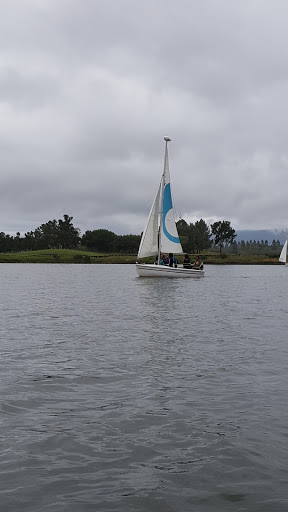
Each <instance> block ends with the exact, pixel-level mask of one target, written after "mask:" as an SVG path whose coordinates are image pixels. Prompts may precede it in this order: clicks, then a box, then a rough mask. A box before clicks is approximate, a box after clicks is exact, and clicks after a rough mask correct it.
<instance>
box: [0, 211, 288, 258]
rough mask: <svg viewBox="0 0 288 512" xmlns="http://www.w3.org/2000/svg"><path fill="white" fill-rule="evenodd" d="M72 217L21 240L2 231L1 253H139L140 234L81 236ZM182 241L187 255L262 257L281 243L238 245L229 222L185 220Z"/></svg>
mask: <svg viewBox="0 0 288 512" xmlns="http://www.w3.org/2000/svg"><path fill="white" fill-rule="evenodd" d="M72 220H73V217H70V216H69V215H67V214H65V215H63V219H59V220H55V219H54V220H50V221H48V222H46V223H45V224H41V225H40V226H39V227H38V228H36V229H35V230H34V231H29V232H27V233H25V234H24V237H21V235H20V233H19V232H18V233H16V236H15V237H13V236H10V235H8V234H5V233H4V232H0V252H1V253H5V252H19V251H37V250H41V249H75V248H81V249H87V250H91V251H95V252H110V253H113V252H115V253H123V254H137V252H138V248H139V244H140V240H141V235H116V234H115V233H113V232H112V231H109V230H107V229H95V230H92V231H90V230H88V231H86V232H85V233H84V234H83V235H82V236H80V229H79V228H76V227H74V225H73V223H72ZM177 229H178V233H179V238H180V241H181V244H182V247H183V250H184V252H187V253H189V254H191V253H192V254H195V253H200V252H203V251H205V250H208V249H215V250H216V249H217V251H218V250H219V252H220V254H221V252H222V251H223V250H225V252H227V253H230V254H231V253H235V254H236V253H241V252H246V253H247V252H250V253H251V254H259V253H260V254H261V253H265V252H266V253H267V252H270V251H272V252H279V250H280V248H281V245H280V242H279V240H277V241H275V240H273V242H272V246H270V247H269V246H268V242H267V240H265V241H263V240H262V241H261V242H256V241H255V240H254V241H253V242H252V240H250V242H244V241H243V240H241V241H240V242H236V240H235V238H236V236H237V235H236V232H235V230H234V229H233V228H232V227H231V223H230V222H229V221H227V220H223V221H218V222H214V224H211V225H210V226H209V225H208V224H206V222H205V221H204V220H203V219H200V220H199V221H196V222H195V223H190V224H188V223H187V222H186V221H185V220H184V219H180V220H179V221H178V222H177Z"/></svg>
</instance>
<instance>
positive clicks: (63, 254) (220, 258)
mask: <svg viewBox="0 0 288 512" xmlns="http://www.w3.org/2000/svg"><path fill="white" fill-rule="evenodd" d="M201 258H202V259H203V261H204V264H205V265H206V264H208V265H209V264H213V265H278V264H279V261H278V256H273V257H271V256H267V255H249V254H230V255H226V254H222V255H220V254H215V253H209V254H203V255H201ZM136 259H137V255H136V254H111V253H107V254H105V253H99V252H91V251H79V250H70V249H45V250H42V251H29V252H18V253H9V254H1V253H0V263H76V264H77V263H90V264H91V263H92V264H94V263H97V264H105V263H122V264H123V263H128V264H129V263H130V264H132V263H135V261H136ZM178 259H179V263H181V262H182V257H181V256H179V257H178ZM192 259H193V257H192ZM143 261H145V262H146V263H153V262H154V258H145V260H143Z"/></svg>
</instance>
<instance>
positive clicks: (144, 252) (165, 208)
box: [136, 137, 204, 277]
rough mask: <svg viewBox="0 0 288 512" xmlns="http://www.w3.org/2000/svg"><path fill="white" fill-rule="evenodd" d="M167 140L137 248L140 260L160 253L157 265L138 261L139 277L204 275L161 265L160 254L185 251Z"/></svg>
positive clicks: (181, 268)
mask: <svg viewBox="0 0 288 512" xmlns="http://www.w3.org/2000/svg"><path fill="white" fill-rule="evenodd" d="M164 140H165V156H164V170H163V174H162V176H161V181H160V185H159V188H158V191H157V194H156V197H155V200H154V203H153V205H152V208H151V210H150V214H149V217H148V222H147V224H146V227H145V230H144V232H143V235H142V238H141V242H140V246H139V251H138V260H139V259H140V258H145V257H147V256H157V261H156V263H155V264H150V263H139V261H138V260H137V262H136V270H137V273H138V275H139V276H140V277H201V276H204V270H202V269H199V270H198V269H197V270H196V269H193V268H184V267H182V266H181V267H179V266H177V267H170V266H167V265H162V264H160V255H161V254H164V253H165V254H169V253H172V254H183V249H182V246H181V243H180V240H179V235H178V232H177V226H176V222H175V216H174V210H173V203H172V195H171V185H170V172H169V162H168V142H169V141H170V140H171V139H169V137H164Z"/></svg>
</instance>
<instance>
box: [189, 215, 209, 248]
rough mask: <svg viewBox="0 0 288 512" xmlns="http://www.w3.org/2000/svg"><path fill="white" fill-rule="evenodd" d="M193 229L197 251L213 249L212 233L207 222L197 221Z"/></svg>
mask: <svg viewBox="0 0 288 512" xmlns="http://www.w3.org/2000/svg"><path fill="white" fill-rule="evenodd" d="M192 226H193V225H192ZM192 229H193V235H194V236H193V239H194V247H195V251H196V252H201V251H203V249H209V248H210V247H211V240H210V238H211V231H210V228H209V226H208V225H207V224H206V222H205V221H204V220H203V219H200V220H197V221H196V222H195V224H194V226H193V228H192Z"/></svg>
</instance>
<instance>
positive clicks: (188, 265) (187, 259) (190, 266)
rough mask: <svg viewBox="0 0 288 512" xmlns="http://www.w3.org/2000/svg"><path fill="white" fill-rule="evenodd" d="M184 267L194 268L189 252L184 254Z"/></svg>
mask: <svg viewBox="0 0 288 512" xmlns="http://www.w3.org/2000/svg"><path fill="white" fill-rule="evenodd" d="M183 268H192V264H191V260H190V258H189V256H188V254H184V260H183Z"/></svg>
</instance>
